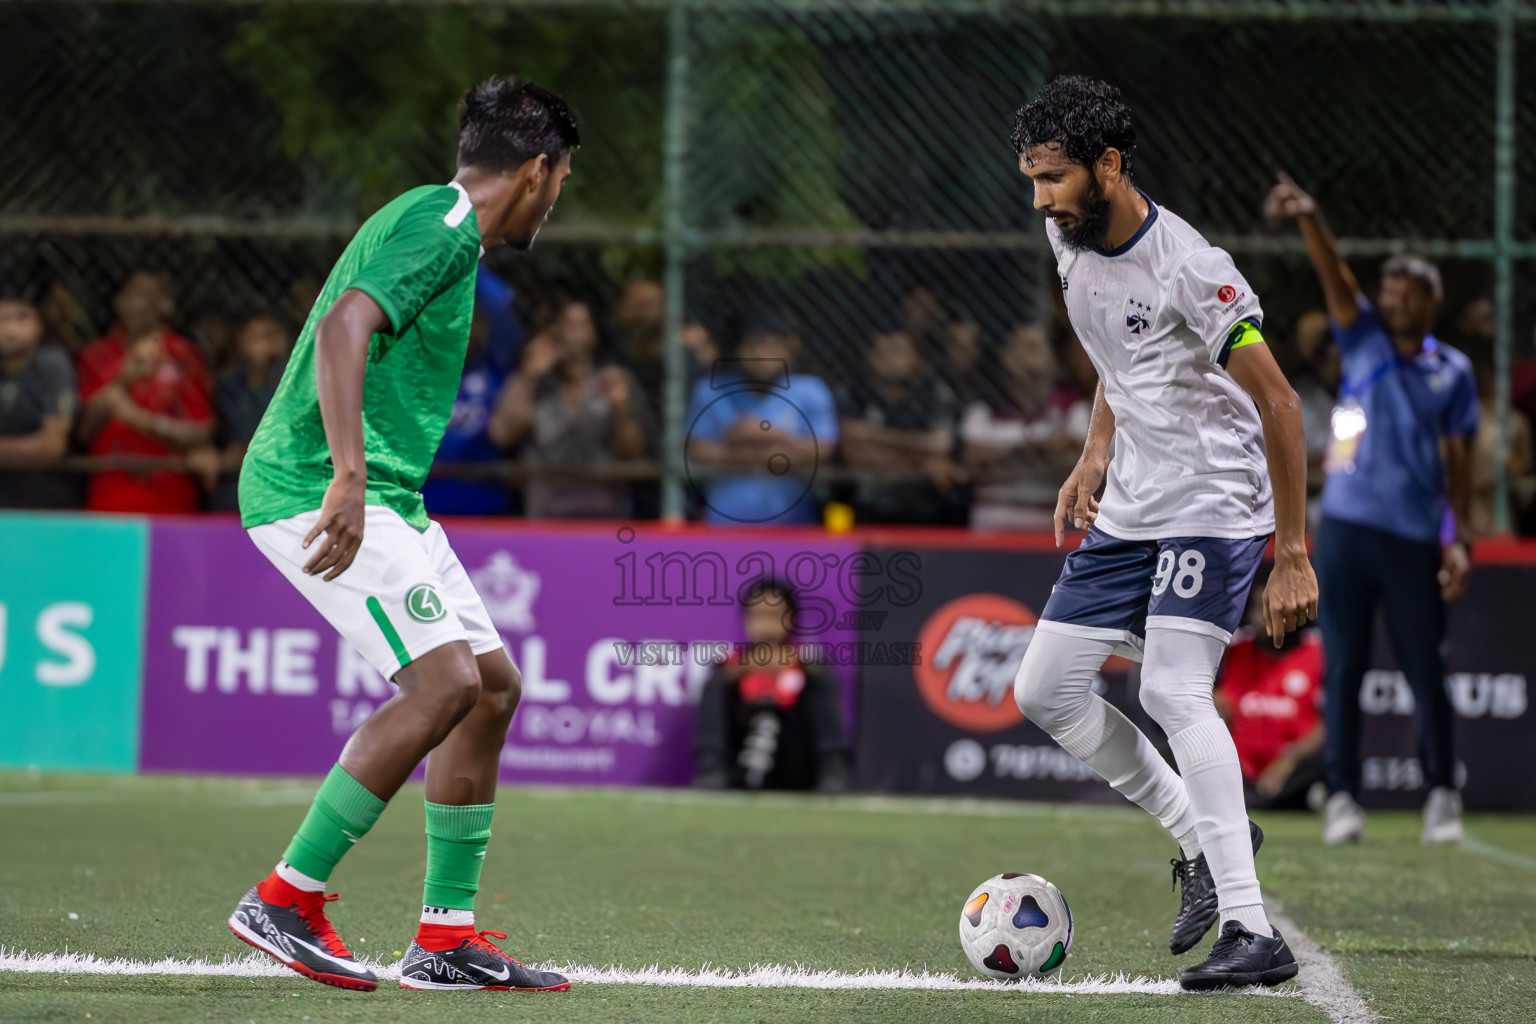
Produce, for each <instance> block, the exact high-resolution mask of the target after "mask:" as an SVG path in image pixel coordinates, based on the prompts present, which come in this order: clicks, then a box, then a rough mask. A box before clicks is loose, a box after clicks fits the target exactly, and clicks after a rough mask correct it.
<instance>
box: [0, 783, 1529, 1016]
mask: <svg viewBox="0 0 1536 1024" xmlns="http://www.w3.org/2000/svg"><path fill="white" fill-rule="evenodd" d="M312 791H313V784H312V783H282V782H243V781H230V780H192V779H165V778H159V779H135V778H116V779H103V778H70V777H58V776H43V777H40V778H33V777H28V776H23V775H10V776H0V944H3V945H5V946H6V947H8V949H7V952H9V951H11V950H13V949H14V948H16V947H20V948H23V949H26V950H29V951H32V952H61V951H63V950H65V949H66V948H68V949H69V950H71V951H81V952H89V953H97V954H101V955H103V956H119V957H124V958H128V959H131V960H140V961H145V960H158V959H161V958H165V957H171V958H176V959H190V958H212V959H214V960H218V959H220V958H222V957H224V956H226V955H228V956H232V957H239V956H242V955H243V954H244V953H245V952H246V948H245V947H244V946H242V945H240V944H239V943H237V942H236V941H235V940H234V939H233V937H232V936H230V935H229V933H228V931H227V929H226V928H225V926H224V923H223V922H224V919H225V917H226V916H227V915H228V913H229V911H230V909H231V908H232V906H233V904H234V901H235V899H236V898H237V897H238V896H239V895H240V893H241V892H242V891H243V890H244V889H245V888H246V887H247V886H249V885H250V884H251V883H252V882H254V881H256V880H257V879H259V878H260V877H261V876H262V875H263V874H265V872H266V871H267V870H268V869H269V868H270V867H271V864H272V862H273V860H274V859H275V857H276V856H277V855H278V853H279V852H280V851H281V849H282V846H283V844H284V842H285V841H286V840H287V838H288V836H289V834H290V833H291V832H292V830H293V828H294V827H295V826H296V825H297V823H298V821H299V819H300V817H301V816H302V814H303V811H304V807H305V805H306V804H307V802H308V797H309V795H310V793H312ZM1262 822H1263V824H1264V826H1265V828H1266V830H1267V831H1268V833H1269V840H1268V842H1267V843H1266V844H1265V847H1264V852H1263V853H1262V854H1261V856H1260V867H1261V876H1262V877H1263V878H1264V880H1265V882H1266V886H1267V891H1269V892H1270V893H1272V894H1273V895H1276V896H1278V897H1279V898H1280V899H1282V900H1284V901H1285V903H1286V905H1287V908H1288V910H1289V911H1290V913H1291V915H1292V916H1293V917H1294V918H1296V920H1297V921H1298V922H1299V923H1300V924H1301V925H1302V926H1303V927H1304V928H1306V929H1307V930H1308V932H1309V933H1310V934H1311V935H1312V937H1313V938H1314V939H1315V940H1317V941H1318V942H1320V943H1322V944H1324V945H1326V946H1327V947H1329V948H1330V950H1331V951H1332V953H1333V955H1334V957H1335V959H1336V961H1337V962H1338V964H1339V966H1340V967H1341V968H1342V969H1343V971H1344V972H1345V974H1346V975H1347V976H1348V977H1349V979H1350V980H1351V981H1352V982H1353V983H1354V984H1355V986H1356V987H1357V988H1358V989H1360V991H1361V992H1362V994H1363V995H1365V997H1366V998H1367V1000H1368V1001H1369V1002H1370V1004H1371V1006H1372V1008H1373V1009H1375V1010H1376V1012H1377V1013H1378V1014H1380V1015H1381V1017H1382V1019H1383V1020H1386V1019H1391V1020H1394V1021H1416V1022H1417V1021H1441V1020H1444V1021H1451V1020H1455V1021H1463V1022H1476V1021H1501V1022H1502V1021H1520V1020H1536V1011H1532V1010H1531V1009H1530V1008H1532V1007H1536V960H1533V954H1536V897H1533V895H1532V894H1533V892H1536V859H1533V855H1536V821H1532V820H1530V819H1511V818H1476V817H1474V818H1473V819H1472V820H1471V822H1470V827H1471V831H1472V833H1473V835H1474V836H1475V837H1477V838H1478V839H1479V840H1481V842H1482V844H1483V846H1481V847H1480V848H1479V850H1480V852H1469V851H1465V850H1446V849H1440V850H1429V851H1426V850H1422V849H1420V848H1419V846H1418V845H1417V842H1416V839H1417V836H1416V832H1415V831H1414V827H1415V822H1414V821H1413V820H1412V818H1410V817H1408V816H1391V815H1373V816H1372V819H1371V824H1370V829H1369V831H1368V839H1367V842H1366V843H1365V844H1364V845H1363V846H1361V847H1360V848H1358V849H1345V850H1324V849H1323V848H1322V847H1321V846H1320V845H1319V844H1318V841H1317V824H1316V820H1315V819H1312V818H1309V817H1300V816H1296V817H1291V816H1281V815H1271V816H1268V817H1265V818H1263V819H1262ZM1172 853H1173V849H1172V848H1171V844H1170V843H1169V842H1168V841H1167V840H1166V839H1165V838H1164V837H1163V836H1162V835H1161V834H1160V832H1159V830H1158V829H1157V828H1156V826H1155V824H1153V823H1152V822H1151V821H1150V820H1149V819H1147V818H1146V817H1145V816H1144V815H1142V814H1141V813H1140V812H1138V811H1135V810H1134V809H1129V808H1091V807H1054V806H1044V805H1014V804H1005V803H987V804H945V803H940V802H932V801H921V800H913V801H905V800H892V799H862V798H857V797H850V798H846V799H841V800H827V799H818V798H805V799H800V798H790V797H767V798H763V799H756V800H754V799H748V798H742V797H732V796H720V797H709V796H695V795H693V794H689V793H678V794H674V793H655V792H591V791H550V790H533V791H508V792H505V793H503V795H502V798H501V800H500V801H499V803H498V810H497V818H496V824H495V838H494V839H493V840H492V842H491V848H490V852H489V855H488V857H487V862H486V868H485V879H484V886H483V889H482V892H481V899H480V906H479V921H480V927H482V928H490V929H496V930H499V931H505V932H508V933H509V934H510V935H511V936H512V938H511V939H509V940H508V942H507V943H506V944H505V945H506V946H507V948H508V950H509V951H510V952H512V953H513V954H514V955H516V956H518V957H519V958H521V959H524V960H529V961H546V960H559V961H562V962H568V963H578V964H589V965H596V966H608V965H623V966H625V967H628V968H640V967H645V966H649V965H653V964H659V965H661V966H664V967H682V968H688V969H697V968H700V967H704V966H705V965H714V966H717V967H731V968H744V967H749V966H752V965H758V964H783V965H793V964H800V965H804V966H806V967H809V968H815V969H824V970H835V971H839V972H845V973H851V972H856V971H860V970H865V969H876V970H896V969H901V968H911V969H914V970H923V969H925V968H926V969H929V970H933V971H942V972H945V973H953V974H956V975H959V976H961V977H965V976H967V975H969V974H970V971H969V967H968V965H966V963H965V961H964V959H963V957H962V956H961V954H960V951H959V947H958V942H957V939H956V922H957V921H958V918H959V912H960V905H961V903H962V902H963V901H964V899H965V897H966V895H967V894H968V893H969V892H970V890H971V889H972V887H974V886H975V885H976V883H977V882H979V881H981V880H982V879H983V878H986V877H987V876H989V875H991V874H994V873H996V872H998V871H1004V870H1026V871H1034V872H1037V873H1039V874H1043V875H1045V876H1046V877H1048V878H1050V879H1051V880H1052V881H1054V882H1056V883H1057V884H1058V885H1059V886H1060V887H1061V889H1062V891H1063V892H1064V893H1065V895H1066V896H1067V898H1068V900H1069V901H1071V904H1072V908H1073V911H1074V914H1075V917H1076V924H1077V934H1076V940H1075V944H1074V947H1073V951H1072V957H1071V958H1070V959H1069V960H1068V961H1067V963H1066V965H1065V967H1064V968H1063V971H1062V976H1063V980H1067V981H1070V980H1073V979H1075V978H1083V977H1085V976H1089V975H1101V974H1107V973H1114V972H1123V973H1126V974H1130V975H1144V976H1147V977H1162V978H1171V977H1174V976H1175V975H1176V973H1177V971H1178V969H1179V968H1180V967H1182V966H1183V965H1184V964H1186V963H1188V962H1191V961H1192V960H1193V959H1194V957H1195V956H1196V955H1197V954H1188V955H1186V956H1185V957H1182V958H1179V959H1177V960H1176V959H1174V958H1172V957H1170V956H1169V955H1168V953H1167V939H1166V932H1167V926H1168V922H1169V920H1170V919H1171V916H1172V914H1173V912H1174V909H1175V900H1176V897H1175V896H1174V894H1173V893H1172V892H1171V891H1170V888H1169V869H1168V863H1167V862H1168V858H1169V857H1170V856H1171V855H1172ZM424 861H425V841H424V839H423V838H422V810H421V791H420V789H419V788H413V789H408V790H407V791H405V792H404V793H403V794H402V795H401V796H400V797H399V798H398V799H397V800H396V801H395V803H394V804H393V805H392V806H391V807H390V809H389V810H388V811H386V813H385V815H384V817H383V819H382V820H381V821H380V822H379V825H378V827H377V828H376V829H375V830H374V832H373V833H372V834H371V835H369V836H368V838H367V839H366V840H364V842H362V843H361V844H359V846H358V847H357V849H356V850H354V851H353V852H352V853H351V854H350V855H349V856H348V857H347V859H346V860H345V861H344V862H343V863H342V865H341V867H340V868H339V869H338V871H337V874H336V876H335V878H334V879H333V883H332V884H333V888H334V889H336V890H338V891H340V892H341V893H342V896H343V898H342V900H341V902H339V903H336V904H334V905H332V907H331V908H330V910H331V915H332V919H333V920H334V921H335V922H336V924H337V926H338V928H339V930H340V931H341V933H342V935H343V936H344V937H345V938H346V939H347V940H348V941H349V942H350V943H351V945H352V947H353V949H354V950H357V951H358V952H360V953H365V954H367V955H371V956H378V957H382V958H383V959H385V960H386V961H388V960H392V959H394V958H395V956H396V952H395V951H397V950H401V949H403V948H404V945H405V943H407V942H408V941H409V939H410V935H411V932H412V930H413V927H414V921H415V918H416V915H417V912H418V910H419V905H420V898H421V897H420V894H421V873H422V869H423V866H424ZM72 914H73V915H77V916H75V917H71V916H70V915H72ZM1204 948H1206V947H1202V949H1201V951H1200V952H1201V953H1202V954H1203V951H1204ZM445 1002H446V1003H448V1004H449V1005H451V1007H452V1013H453V1015H454V1018H455V1019H456V1020H462V1021H465V1022H471V1021H477V1020H482V1019H484V1020H495V1021H523V1020H527V1021H607V1020H612V1021H651V1020H654V1021H679V1022H690V1021H704V1020H709V1021H761V1020H773V1021H800V1020H813V1019H815V1020H837V1021H853V1020H858V1021H902V1020H922V1021H925V1022H930V1021H946V1022H947V1021H961V1020H987V1021H1052V1022H1062V1024H1071V1022H1075V1021H1090V1020H1093V1021H1102V1020H1114V1021H1128V1022H1133V1024H1137V1022H1143V1021H1148V1022H1150V1021H1159V1022H1161V1021H1167V1022H1180V1024H1182V1022H1187V1021H1188V1022H1192V1021H1228V1020H1242V1019H1250V1017H1251V1016H1252V1017H1255V1019H1263V1020H1264V1021H1266V1022H1277V1024H1283V1022H1291V1021H1322V1020H1326V1019H1327V1017H1326V1015H1324V1014H1323V1013H1322V1012H1321V1011H1320V1010H1318V1009H1317V1008H1315V1007H1313V1006H1311V1005H1309V1004H1308V1003H1306V1002H1305V1001H1304V1000H1302V999H1301V998H1299V997H1292V998H1267V997H1257V996H1246V995H1216V996H1156V995H1095V996H1088V995H1080V994H1079V995H1070V996H1069V995H1046V994H1040V993H1020V992H1016V991H971V992H937V991H824V990H788V989H723V990H713V989H696V988H692V989H690V988H654V987H651V988H644V987H631V986H617V985H592V984H588V985H578V986H577V987H576V988H575V989H574V990H573V991H572V992H570V993H567V994H552V995H522V996H516V995H508V994H505V993H500V994H495V993H463V994H453V995H436V994H431V993H411V992H404V991H402V990H400V989H398V988H397V987H396V986H395V985H393V984H392V983H388V982H386V983H384V984H383V985H381V986H380V990H379V991H378V992H376V993H372V994H361V993H345V992H340V991H338V990H335V989H329V988H325V987H322V986H319V985H315V984H313V983H310V982H306V981H303V980H302V979H299V978H297V977H294V978H293V979H292V980H288V979H284V978H222V977H166V976H125V977H119V976H110V975H58V974H17V973H0V1021H11V1020H16V1021H23V1020H24V1021H35V1020H39V1021H52V1020H58V1021H64V1020H71V1021H73V1020H84V1019H85V1018H86V1014H87V1013H89V1014H90V1015H91V1020H92V1024H96V1022H99V1021H109V1022H110V1021H141V1020H157V1021H192V1020H237V1021H247V1020H250V1021H259V1022H268V1021H304V1020H305V1019H306V1018H307V1019H309V1020H312V1021H316V1022H319V1021H364V1020H376V1019H388V1020H391V1021H417V1020H421V1021H429V1020H430V1021H439V1020H442V1019H444V1014H445V1012H446V1010H445V1006H444V1003H445Z"/></svg>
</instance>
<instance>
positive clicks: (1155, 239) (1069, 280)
mask: <svg viewBox="0 0 1536 1024" xmlns="http://www.w3.org/2000/svg"><path fill="white" fill-rule="evenodd" d="M1147 206H1148V212H1147V219H1146V220H1145V221H1143V222H1142V225H1141V228H1140V230H1138V231H1137V232H1136V234H1135V235H1134V236H1132V238H1131V240H1130V241H1128V242H1126V243H1125V244H1124V245H1122V246H1120V247H1119V248H1117V249H1115V250H1113V251H1103V250H1097V249H1090V250H1086V251H1082V252H1077V251H1074V250H1072V249H1069V248H1067V247H1066V246H1065V245H1063V244H1062V241H1061V232H1060V230H1059V229H1058V228H1057V227H1056V223H1055V221H1049V220H1048V221H1047V222H1046V235H1047V236H1049V238H1050V240H1051V248H1052V249H1053V250H1054V251H1055V253H1056V269H1057V271H1058V273H1059V274H1060V276H1061V287H1062V291H1063V292H1064V293H1065V296H1066V301H1067V313H1068V315H1069V316H1070V317H1071V319H1072V328H1073V330H1075V331H1076V332H1077V336H1078V339H1079V340H1081V341H1082V343H1083V348H1084V349H1086V350H1087V352H1088V357H1089V358H1090V359H1092V360H1093V365H1094V368H1095V369H1097V370H1098V371H1099V379H1100V380H1102V381H1103V382H1104V397H1105V399H1106V400H1107V401H1108V402H1109V407H1110V409H1111V410H1113V411H1114V414H1115V438H1114V444H1113V445H1112V447H1111V448H1110V463H1109V476H1108V479H1107V481H1106V482H1105V488H1104V499H1103V501H1102V502H1100V504H1099V517H1098V526H1099V528H1100V529H1101V530H1103V531H1104V532H1105V533H1107V534H1109V535H1110V536H1113V537H1119V538H1122V539H1124V540H1159V539H1163V538H1169V537H1225V538H1229V539H1241V538H1244V537H1257V536H1259V535H1261V534H1266V533H1271V532H1273V530H1274V528H1275V512H1274V503H1273V500H1272V498H1271V496H1270V486H1269V465H1268V463H1267V462H1266V461H1265V458H1264V428H1263V424H1262V423H1261V422H1260V420H1259V413H1258V408H1257V407H1256V406H1255V405H1254V402H1253V399H1252V398H1251V397H1250V396H1249V395H1248V393H1247V392H1246V391H1244V390H1243V389H1242V387H1240V386H1239V385H1238V383H1237V382H1236V381H1234V380H1233V379H1232V378H1231V376H1229V375H1228V374H1227V371H1226V370H1225V369H1224V368H1223V367H1222V366H1221V365H1220V362H1219V360H1221V359H1222V357H1223V349H1224V348H1225V346H1226V342H1227V334H1228V332H1229V331H1231V329H1232V327H1233V326H1234V325H1236V324H1237V322H1238V321H1240V320H1248V319H1252V320H1254V321H1256V322H1257V321H1259V320H1260V319H1261V318H1262V316H1263V311H1262V310H1261V309H1260V308H1259V300H1258V297H1257V296H1256V295H1254V294H1253V289H1252V288H1250V287H1249V286H1248V282H1247V281H1245V280H1244V279H1243V275H1242V274H1239V273H1238V272H1237V267H1236V265H1235V264H1234V263H1233V262H1232V257H1231V256H1229V255H1227V253H1225V252H1224V251H1222V250H1221V249H1217V248H1215V247H1213V246H1212V245H1211V244H1210V243H1209V242H1207V241H1206V240H1205V239H1204V238H1202V237H1200V233H1199V232H1197V231H1196V230H1195V229H1194V228H1192V227H1190V226H1189V224H1187V223H1186V222H1185V221H1184V220H1182V219H1181V218H1179V217H1177V216H1175V215H1174V214H1172V213H1169V212H1168V211H1167V210H1160V209H1158V208H1157V206H1156V205H1154V204H1153V203H1152V201H1151V200H1150V199H1148V200H1147Z"/></svg>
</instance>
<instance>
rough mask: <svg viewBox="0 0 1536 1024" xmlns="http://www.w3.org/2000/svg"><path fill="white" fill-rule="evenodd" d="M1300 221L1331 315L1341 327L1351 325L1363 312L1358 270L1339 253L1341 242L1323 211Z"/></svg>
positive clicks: (1300, 218) (1309, 254)
mask: <svg viewBox="0 0 1536 1024" xmlns="http://www.w3.org/2000/svg"><path fill="white" fill-rule="evenodd" d="M1296 221H1297V224H1298V225H1299V226H1300V228H1301V238H1302V241H1303V242H1305V243H1306V246H1307V258H1308V259H1310V260H1311V261H1312V268H1313V269H1314V270H1316V271H1317V279H1318V281H1319V282H1321V284H1322V286H1323V299H1324V301H1325V302H1326V303H1327V305H1328V314H1329V315H1330V316H1332V317H1333V319H1334V320H1336V321H1338V323H1339V325H1340V326H1341V327H1348V326H1349V325H1350V324H1352V323H1354V322H1355V318H1356V317H1357V316H1359V315H1360V307H1359V305H1358V303H1357V301H1356V298H1355V296H1356V295H1357V294H1358V293H1359V291H1360V285H1359V284H1358V283H1357V282H1356V281H1355V275H1354V272H1353V271H1351V270H1350V269H1349V264H1348V263H1345V262H1344V257H1343V256H1341V255H1340V254H1339V245H1338V243H1337V242H1336V241H1335V240H1334V237H1333V232H1332V231H1330V230H1328V223H1327V222H1326V221H1324V220H1323V215H1322V214H1321V213H1316V214H1309V215H1306V216H1302V217H1298V218H1297V219H1296Z"/></svg>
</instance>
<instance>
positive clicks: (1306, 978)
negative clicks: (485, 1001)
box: [0, 899, 1380, 1024]
mask: <svg viewBox="0 0 1536 1024" xmlns="http://www.w3.org/2000/svg"><path fill="white" fill-rule="evenodd" d="M1264 902H1265V907H1264V910H1265V913H1266V914H1267V915H1268V917H1269V923H1270V924H1272V925H1274V926H1275V927H1276V928H1278V929H1280V934H1281V935H1284V936H1285V942H1286V945H1288V946H1290V947H1291V952H1292V953H1293V954H1295V956H1296V962H1297V963H1298V964H1300V965H1301V973H1300V974H1298V975H1297V976H1296V984H1297V985H1298V986H1300V988H1301V997H1302V998H1303V999H1305V1000H1306V1001H1307V1002H1309V1003H1311V1004H1312V1005H1313V1006H1315V1007H1317V1008H1318V1009H1319V1010H1322V1011H1323V1012H1324V1013H1326V1014H1327V1015H1328V1020H1329V1021H1330V1022H1331V1024H1378V1021H1379V1020H1380V1018H1378V1017H1377V1016H1376V1011H1375V1010H1372V1009H1371V1007H1370V1005H1369V1004H1368V1003H1366V1001H1365V1000H1364V999H1362V998H1361V997H1360V993H1359V992H1357V991H1355V986H1353V985H1351V984H1350V983H1349V979H1348V978H1346V977H1344V972H1343V971H1340V970H1339V967H1338V965H1337V964H1335V963H1334V962H1333V957H1331V956H1329V955H1328V951H1327V950H1326V949H1324V948H1323V947H1321V946H1319V945H1318V944H1317V943H1315V942H1313V941H1312V939H1311V937H1310V936H1309V935H1307V933H1306V932H1304V931H1302V930H1301V925H1299V924H1297V923H1296V922H1295V921H1294V920H1292V919H1291V916H1290V915H1289V914H1287V913H1286V912H1285V910H1284V908H1282V907H1281V906H1280V904H1279V903H1278V902H1276V901H1275V900H1272V899H1270V900H1265V901H1264ZM3 962H4V959H3V958H0V963H3Z"/></svg>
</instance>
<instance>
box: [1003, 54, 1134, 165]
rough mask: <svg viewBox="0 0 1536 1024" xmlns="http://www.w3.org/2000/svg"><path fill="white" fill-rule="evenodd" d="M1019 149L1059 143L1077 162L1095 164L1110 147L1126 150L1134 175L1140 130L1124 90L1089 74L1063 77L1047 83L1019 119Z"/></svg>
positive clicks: (1015, 138) (1123, 153) (1125, 160)
mask: <svg viewBox="0 0 1536 1024" xmlns="http://www.w3.org/2000/svg"><path fill="white" fill-rule="evenodd" d="M1010 141H1011V142H1012V143H1013V151H1014V153H1015V154H1016V155H1019V156H1022V155H1023V154H1024V151H1025V150H1027V149H1029V147H1031V146H1042V145H1059V146H1060V147H1061V148H1062V149H1063V150H1064V151H1065V152H1066V154H1067V159H1069V160H1071V161H1072V162H1073V163H1079V164H1082V165H1083V166H1084V167H1092V166H1093V165H1094V163H1095V162H1096V161H1097V160H1098V159H1099V157H1100V156H1102V155H1103V154H1104V151H1105V150H1106V149H1117V150H1119V151H1120V167H1121V170H1122V172H1123V173H1124V174H1125V176H1126V177H1127V178H1129V177H1131V153H1132V151H1133V150H1135V148H1136V128H1135V126H1134V125H1132V124H1131V111H1130V108H1128V107H1127V106H1126V105H1125V102H1124V101H1123V100H1121V99H1120V90H1119V89H1116V88H1115V87H1114V86H1112V85H1110V84H1109V83H1108V82H1101V81H1099V80H1098V79H1097V78H1088V77H1085V76H1083V75H1062V76H1060V77H1058V78H1053V79H1052V80H1051V81H1049V82H1047V83H1046V85H1045V88H1043V89H1041V90H1040V91H1039V92H1038V93H1037V94H1035V98H1034V99H1032V100H1030V101H1029V102H1028V103H1026V104H1024V105H1023V106H1022V107H1020V108H1019V111H1018V113H1017V114H1016V115H1015V117H1014V122H1013V135H1012V136H1010Z"/></svg>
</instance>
